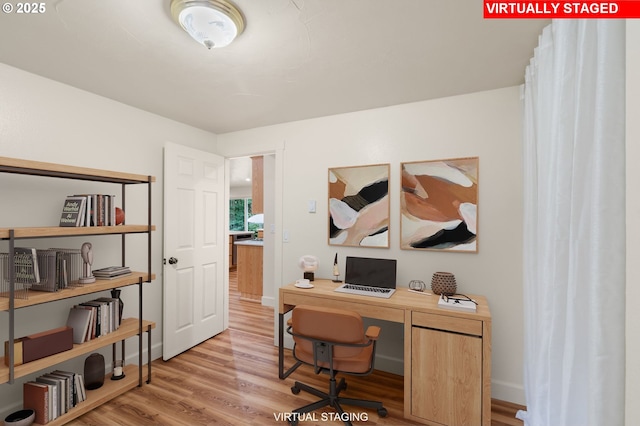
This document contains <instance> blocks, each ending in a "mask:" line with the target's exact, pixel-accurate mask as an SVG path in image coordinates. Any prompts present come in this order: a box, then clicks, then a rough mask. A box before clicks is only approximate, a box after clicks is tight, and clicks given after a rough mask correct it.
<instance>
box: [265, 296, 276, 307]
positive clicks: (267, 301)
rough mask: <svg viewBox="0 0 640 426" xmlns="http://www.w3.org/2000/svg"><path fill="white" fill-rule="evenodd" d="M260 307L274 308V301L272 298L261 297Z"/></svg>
mask: <svg viewBox="0 0 640 426" xmlns="http://www.w3.org/2000/svg"><path fill="white" fill-rule="evenodd" d="M261 302H262V306H270V307H272V308H273V307H274V306H276V299H275V298H274V297H267V296H262V301H261Z"/></svg>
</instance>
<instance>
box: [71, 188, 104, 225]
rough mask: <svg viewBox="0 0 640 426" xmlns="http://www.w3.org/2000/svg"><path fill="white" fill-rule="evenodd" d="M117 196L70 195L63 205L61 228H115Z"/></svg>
mask: <svg viewBox="0 0 640 426" xmlns="http://www.w3.org/2000/svg"><path fill="white" fill-rule="evenodd" d="M115 197H116V196H115V195H104V194H80V195H69V196H67V197H66V199H65V200H64V204H63V205H62V214H61V216H60V226H115V225H116V204H115Z"/></svg>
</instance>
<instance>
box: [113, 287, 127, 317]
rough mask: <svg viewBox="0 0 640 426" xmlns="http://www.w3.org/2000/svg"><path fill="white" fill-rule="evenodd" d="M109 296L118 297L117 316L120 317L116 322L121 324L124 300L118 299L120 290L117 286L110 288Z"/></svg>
mask: <svg viewBox="0 0 640 426" xmlns="http://www.w3.org/2000/svg"><path fill="white" fill-rule="evenodd" d="M111 297H113V298H114V299H118V305H119V306H118V315H119V317H118V318H120V321H118V324H122V311H123V310H124V302H123V301H122V299H120V290H118V289H117V288H114V289H113V290H111Z"/></svg>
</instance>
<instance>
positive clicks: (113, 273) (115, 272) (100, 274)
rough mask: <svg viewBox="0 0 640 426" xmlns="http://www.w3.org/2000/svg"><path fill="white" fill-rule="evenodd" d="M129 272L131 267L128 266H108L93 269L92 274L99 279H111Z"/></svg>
mask: <svg viewBox="0 0 640 426" xmlns="http://www.w3.org/2000/svg"><path fill="white" fill-rule="evenodd" d="M129 274H131V269H130V268H129V267H128V266H109V267H107V268H102V269H96V270H95V271H93V276H94V277H96V278H97V279H99V280H112V279H114V278H118V277H122V276H124V275H129Z"/></svg>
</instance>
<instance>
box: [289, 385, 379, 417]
mask: <svg viewBox="0 0 640 426" xmlns="http://www.w3.org/2000/svg"><path fill="white" fill-rule="evenodd" d="M346 388H347V382H346V381H345V380H344V378H342V379H340V383H339V384H337V385H336V380H335V378H332V379H331V380H330V381H329V393H326V392H322V391H320V390H318V389H316V388H313V387H311V386H309V385H306V384H304V383H301V382H295V383H294V385H293V386H292V387H291V392H292V393H293V394H294V395H297V394H299V393H300V391H301V390H303V391H305V392H308V393H310V394H312V395H315V396H317V397H318V398H322V399H320V400H319V401H316V402H312V403H311V404H307V405H305V406H304V407H300V408H297V409H295V410H293V412H292V413H293V416H292V418H291V420H290V422H289V423H290V424H291V425H293V426H295V425H297V424H298V421H299V419H300V418H302V417H301V415H302V414H304V413H310V412H312V411H315V410H317V409H318V408H322V407H327V406H328V407H332V408H334V409H335V410H336V411H337V412H338V414H339V416H340V417H339V418H340V419H341V420H342V421H343V422H344V424H345V425H347V426H352V423H351V421H350V420H349V419H350V417H349V415H348V414H345V412H344V410H343V409H342V404H344V405H354V406H357V407H365V408H373V409H376V410H377V411H378V415H379V416H380V417H386V416H387V409H386V408H384V407H383V406H382V402H379V401H369V400H366V399H353V398H344V397H341V396H339V394H340V392H341V391H343V390H344V389H346ZM296 413H297V414H296Z"/></svg>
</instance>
